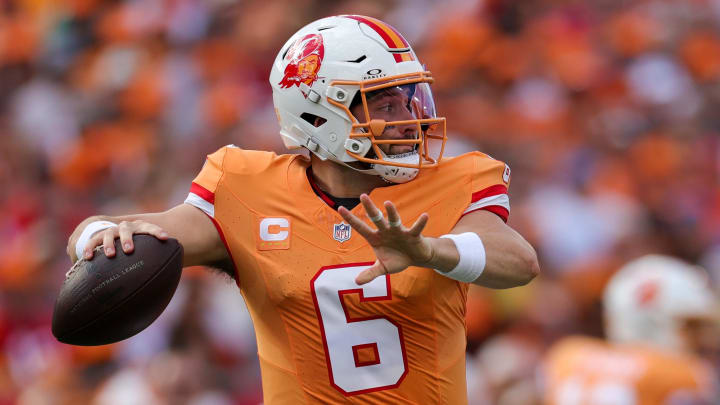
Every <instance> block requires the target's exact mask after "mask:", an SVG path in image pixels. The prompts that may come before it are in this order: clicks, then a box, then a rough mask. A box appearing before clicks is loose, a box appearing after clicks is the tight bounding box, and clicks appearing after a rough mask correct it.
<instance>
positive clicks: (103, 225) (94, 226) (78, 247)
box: [75, 221, 117, 259]
mask: <svg viewBox="0 0 720 405" xmlns="http://www.w3.org/2000/svg"><path fill="white" fill-rule="evenodd" d="M113 226H117V224H114V223H112V222H110V221H95V222H90V223H89V224H87V226H86V227H85V229H83V231H82V233H81V234H80V237H79V238H78V241H77V243H75V256H77V258H78V259H82V258H83V249H84V248H85V245H87V243H88V241H89V240H90V238H91V237H92V236H93V235H94V234H95V233H96V232H99V231H102V230H103V229H108V228H112V227H113Z"/></svg>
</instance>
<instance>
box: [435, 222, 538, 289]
mask: <svg viewBox="0 0 720 405" xmlns="http://www.w3.org/2000/svg"><path fill="white" fill-rule="evenodd" d="M465 232H474V233H475V234H477V235H478V236H479V237H480V240H481V241H482V245H483V247H484V249H485V268H484V270H483V271H482V273H481V274H480V276H479V277H478V278H477V279H476V280H475V281H473V284H477V285H481V286H484V287H490V288H510V287H517V286H521V285H525V284H527V283H529V282H530V280H532V279H533V278H535V276H537V275H538V274H539V273H540V265H539V264H538V260H537V254H536V253H535V249H533V247H532V246H531V245H530V243H528V242H527V241H526V240H525V238H523V237H522V236H521V235H520V234H519V233H517V232H516V231H515V230H514V229H512V228H511V227H510V226H508V225H507V224H505V222H504V221H503V220H502V219H501V218H500V217H499V216H497V215H495V214H494V213H492V212H490V211H486V210H477V211H473V212H471V213H468V214H466V215H464V216H463V217H462V218H460V221H458V223H457V224H456V225H455V227H454V228H453V229H452V230H451V231H450V233H451V234H462V233H465ZM430 242H431V245H432V249H433V259H434V263H430V264H429V267H432V268H434V269H437V270H439V271H441V272H448V271H450V270H452V269H453V268H454V267H455V266H456V265H457V264H458V262H459V254H458V249H457V246H456V244H455V243H454V242H453V241H452V240H451V239H447V238H430Z"/></svg>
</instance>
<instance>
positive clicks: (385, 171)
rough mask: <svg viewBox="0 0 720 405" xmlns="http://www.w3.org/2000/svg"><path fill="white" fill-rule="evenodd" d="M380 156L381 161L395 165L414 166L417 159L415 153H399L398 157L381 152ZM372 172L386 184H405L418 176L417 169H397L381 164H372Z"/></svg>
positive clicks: (397, 167) (396, 167)
mask: <svg viewBox="0 0 720 405" xmlns="http://www.w3.org/2000/svg"><path fill="white" fill-rule="evenodd" d="M380 154H381V155H382V156H381V158H382V159H384V160H387V161H389V162H395V163H406V164H415V163H417V162H418V159H419V158H418V152H417V151H412V152H407V153H401V154H399V155H386V154H385V152H383V151H382V150H381V151H380ZM372 170H374V171H375V173H376V174H377V175H378V176H380V177H382V179H383V180H385V181H387V182H388V183H396V184H400V183H407V182H408V181H410V180H412V179H414V178H415V176H417V174H418V169H416V168H414V167H399V166H392V165H384V164H382V163H373V164H372Z"/></svg>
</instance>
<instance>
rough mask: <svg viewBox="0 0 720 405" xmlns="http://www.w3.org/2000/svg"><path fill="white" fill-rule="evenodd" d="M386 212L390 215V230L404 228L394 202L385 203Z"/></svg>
mask: <svg viewBox="0 0 720 405" xmlns="http://www.w3.org/2000/svg"><path fill="white" fill-rule="evenodd" d="M385 211H387V214H388V225H389V226H390V228H398V229H399V228H402V220H401V219H400V213H399V212H398V210H397V208H395V204H393V203H392V201H385Z"/></svg>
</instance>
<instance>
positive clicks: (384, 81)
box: [328, 72, 447, 183]
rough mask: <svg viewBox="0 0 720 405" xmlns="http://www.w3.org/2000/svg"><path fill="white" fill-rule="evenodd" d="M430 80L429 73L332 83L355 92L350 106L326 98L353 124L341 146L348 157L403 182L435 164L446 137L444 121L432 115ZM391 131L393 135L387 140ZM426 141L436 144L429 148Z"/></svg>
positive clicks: (387, 176)
mask: <svg viewBox="0 0 720 405" xmlns="http://www.w3.org/2000/svg"><path fill="white" fill-rule="evenodd" d="M432 81H433V79H432V77H431V76H430V73H429V72H417V73H408V74H403V75H397V76H393V77H390V78H387V77H383V78H379V79H371V80H363V81H345V80H336V81H333V82H331V83H330V86H343V87H347V86H357V88H358V91H357V93H356V96H355V101H354V103H353V104H352V105H351V107H350V108H347V107H346V106H345V105H344V104H341V103H339V102H336V101H335V100H332V99H331V98H328V101H329V102H330V103H331V104H333V105H335V106H337V107H339V108H341V109H343V110H344V111H345V113H346V114H347V115H348V117H349V119H350V121H351V122H352V129H351V131H350V135H349V137H348V142H347V143H346V145H345V146H346V151H347V154H348V155H349V156H351V157H352V158H354V159H356V160H357V161H359V162H363V163H365V164H366V165H369V167H370V169H371V171H374V172H375V174H377V175H379V176H381V177H382V178H383V179H385V180H387V181H389V182H392V183H404V182H407V181H409V180H412V179H413V178H415V176H416V175H417V173H418V170H419V169H421V168H428V167H433V166H436V165H437V164H438V162H439V161H440V159H441V157H442V154H443V151H444V148H445V141H446V140H447V137H446V127H445V118H443V117H440V118H438V117H437V116H436V113H435V105H434V101H433V97H432V92H431V91H430V83H432ZM351 109H352V111H351ZM353 112H355V114H353ZM394 130H395V131H397V132H395V133H394V134H393V136H391V135H390V132H391V131H394ZM389 131H390V132H389ZM430 141H433V144H435V143H436V144H437V145H432V147H431V145H430ZM435 141H437V142H435Z"/></svg>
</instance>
